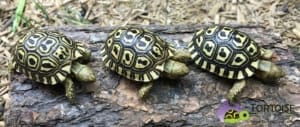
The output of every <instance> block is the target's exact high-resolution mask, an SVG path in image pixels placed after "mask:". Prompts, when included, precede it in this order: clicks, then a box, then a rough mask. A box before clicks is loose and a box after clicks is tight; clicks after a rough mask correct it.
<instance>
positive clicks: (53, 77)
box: [12, 31, 86, 85]
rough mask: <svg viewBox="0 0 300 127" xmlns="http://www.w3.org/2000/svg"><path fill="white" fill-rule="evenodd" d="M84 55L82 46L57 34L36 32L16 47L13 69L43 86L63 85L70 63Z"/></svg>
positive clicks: (20, 41) (26, 36)
mask: <svg viewBox="0 0 300 127" xmlns="http://www.w3.org/2000/svg"><path fill="white" fill-rule="evenodd" d="M84 51H86V49H85V48H84V47H83V45H82V44H80V43H78V42H75V41H73V40H71V39H68V38H67V37H66V36H65V35H63V34H60V33H57V32H49V31H36V32H30V33H28V34H26V35H24V37H22V38H21V39H20V40H19V41H18V42H17V44H16V47H15V50H14V58H13V62H12V64H13V68H14V69H15V70H16V71H17V72H19V73H22V74H25V75H26V76H27V77H28V78H29V79H31V80H34V81H36V82H40V83H43V84H51V85H54V84H57V83H59V82H63V81H64V80H65V79H66V77H67V75H69V74H70V71H71V66H72V61H73V60H76V59H78V58H80V57H82V53H83V52H84Z"/></svg>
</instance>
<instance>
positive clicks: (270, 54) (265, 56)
mask: <svg viewBox="0 0 300 127" xmlns="http://www.w3.org/2000/svg"><path fill="white" fill-rule="evenodd" d="M261 53H262V54H261V58H262V59H265V60H271V59H272V57H273V54H274V51H272V50H269V49H264V48H261Z"/></svg>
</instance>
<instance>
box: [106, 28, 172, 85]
mask: <svg viewBox="0 0 300 127" xmlns="http://www.w3.org/2000/svg"><path fill="white" fill-rule="evenodd" d="M101 54H102V55H103V57H102V59H103V61H104V64H105V66H106V67H107V68H109V69H110V70H112V71H115V72H117V73H118V74H119V75H122V76H124V77H126V78H128V79H130V80H134V81H139V82H150V81H153V80H155V79H158V78H159V76H160V73H161V72H162V71H163V67H164V64H165V61H166V60H167V59H168V58H169V57H171V56H172V55H173V54H172V52H171V50H169V47H168V45H167V43H166V42H165V41H163V40H162V39H161V38H160V37H159V36H158V35H156V34H155V33H153V32H150V31H148V30H146V29H142V28H135V27H129V28H123V27H122V28H118V29H116V30H114V31H112V32H111V33H110V34H109V37H108V39H107V40H106V42H105V45H104V46H103V48H102V51H101Z"/></svg>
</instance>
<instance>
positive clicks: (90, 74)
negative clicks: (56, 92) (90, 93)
mask: <svg viewBox="0 0 300 127" xmlns="http://www.w3.org/2000/svg"><path fill="white" fill-rule="evenodd" d="M71 72H72V74H73V75H74V76H75V78H76V79H77V80H78V81H82V82H94V81H96V76H95V73H94V71H93V70H92V69H91V68H90V67H89V66H87V65H83V64H80V63H79V62H76V61H75V62H74V63H73V64H72V68H71Z"/></svg>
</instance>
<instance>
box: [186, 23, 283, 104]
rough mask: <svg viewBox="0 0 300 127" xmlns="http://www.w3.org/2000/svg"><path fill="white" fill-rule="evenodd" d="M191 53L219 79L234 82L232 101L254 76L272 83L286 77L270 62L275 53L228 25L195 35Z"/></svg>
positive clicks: (203, 30)
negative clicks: (249, 78)
mask: <svg viewBox="0 0 300 127" xmlns="http://www.w3.org/2000/svg"><path fill="white" fill-rule="evenodd" d="M188 47H189V52H190V53H191V57H192V59H193V60H194V62H195V64H196V65H197V66H199V67H200V68H202V69H204V70H206V71H209V72H211V73H213V74H216V75H218V76H220V77H224V78H228V79H235V80H237V82H236V83H234V85H233V87H232V88H231V89H230V91H229V93H228V95H227V97H228V99H229V100H230V102H232V101H233V99H234V97H235V96H236V95H237V94H238V92H240V91H241V90H242V89H243V88H244V87H245V85H246V81H245V80H244V79H245V78H247V77H251V76H252V75H255V76H256V77H257V78H259V79H261V80H263V81H271V80H275V79H278V78H281V77H283V76H284V75H285V73H284V71H283V70H282V69H281V68H280V67H278V66H276V65H275V64H274V63H272V62H271V58H272V56H273V51H271V50H266V49H263V48H261V47H259V46H258V45H257V44H256V43H255V42H254V41H253V40H252V39H251V38H250V37H249V36H248V35H246V34H245V33H243V32H241V31H238V30H236V29H234V28H231V27H227V26H217V25H216V26H210V27H207V28H205V29H201V30H199V31H197V32H196V33H195V34H194V37H193V39H192V41H191V42H190V43H189V46H188Z"/></svg>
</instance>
